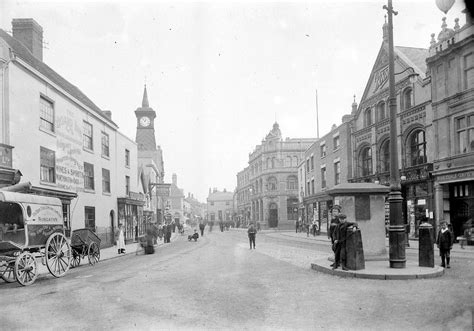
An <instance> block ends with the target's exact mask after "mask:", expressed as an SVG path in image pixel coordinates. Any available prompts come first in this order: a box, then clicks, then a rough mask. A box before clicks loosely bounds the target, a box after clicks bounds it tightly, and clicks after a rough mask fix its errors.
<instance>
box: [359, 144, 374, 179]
mask: <svg viewBox="0 0 474 331" xmlns="http://www.w3.org/2000/svg"><path fill="white" fill-rule="evenodd" d="M359 168H360V172H361V173H360V175H361V176H369V175H372V150H371V149H370V147H364V148H363V149H362V150H361V152H360V154H359Z"/></svg>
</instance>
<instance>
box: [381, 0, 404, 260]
mask: <svg viewBox="0 0 474 331" xmlns="http://www.w3.org/2000/svg"><path fill="white" fill-rule="evenodd" d="M387 2H388V5H387V6H383V8H384V9H385V10H387V13H388V76H389V100H388V104H389V109H390V193H389V198H388V200H389V207H390V226H389V228H388V229H389V230H388V231H389V237H388V238H389V260H390V268H399V269H401V268H405V266H406V255H405V240H406V235H405V225H404V224H403V217H402V201H403V198H402V193H401V185H400V174H399V170H398V143H397V99H396V97H395V71H394V67H395V63H394V54H393V53H394V51H393V21H392V15H397V14H398V13H397V12H396V11H394V10H393V7H392V0H388V1H387Z"/></svg>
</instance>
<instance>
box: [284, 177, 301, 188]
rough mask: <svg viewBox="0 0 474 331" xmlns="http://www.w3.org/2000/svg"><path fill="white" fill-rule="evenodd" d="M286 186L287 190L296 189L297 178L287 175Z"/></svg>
mask: <svg viewBox="0 0 474 331" xmlns="http://www.w3.org/2000/svg"><path fill="white" fill-rule="evenodd" d="M286 188H287V189H288V190H297V189H298V178H296V177H295V176H288V179H287V182H286Z"/></svg>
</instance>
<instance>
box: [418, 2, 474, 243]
mask: <svg viewBox="0 0 474 331" xmlns="http://www.w3.org/2000/svg"><path fill="white" fill-rule="evenodd" d="M441 28H442V30H441V32H440V33H439V34H438V37H437V40H435V38H434V37H435V35H434V34H432V41H431V46H430V48H429V57H428V58H427V60H426V62H427V64H428V72H429V73H430V75H431V96H432V107H433V113H434V114H435V116H434V118H433V129H434V135H433V154H434V169H433V172H432V175H433V177H434V191H435V201H436V221H437V223H439V221H441V220H445V221H448V222H449V223H451V224H452V225H453V229H454V234H455V236H460V235H462V233H463V231H464V229H465V228H466V227H467V226H469V225H468V222H469V220H471V226H472V222H474V25H473V18H472V16H470V15H469V12H467V11H466V23H465V24H464V25H463V26H462V27H461V26H460V25H459V21H458V20H457V19H456V21H455V25H454V27H453V29H450V28H448V27H447V24H446V21H445V19H443V24H442V26H441Z"/></svg>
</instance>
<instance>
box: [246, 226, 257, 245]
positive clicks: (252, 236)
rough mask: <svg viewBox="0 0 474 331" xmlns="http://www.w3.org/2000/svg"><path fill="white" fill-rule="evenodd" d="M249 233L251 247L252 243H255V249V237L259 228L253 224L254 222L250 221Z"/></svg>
mask: <svg viewBox="0 0 474 331" xmlns="http://www.w3.org/2000/svg"><path fill="white" fill-rule="evenodd" d="M247 233H248V235H249V243H250V249H252V244H253V249H255V237H256V236H257V230H256V229H255V227H254V226H253V223H250V225H249V229H248V230H247Z"/></svg>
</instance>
